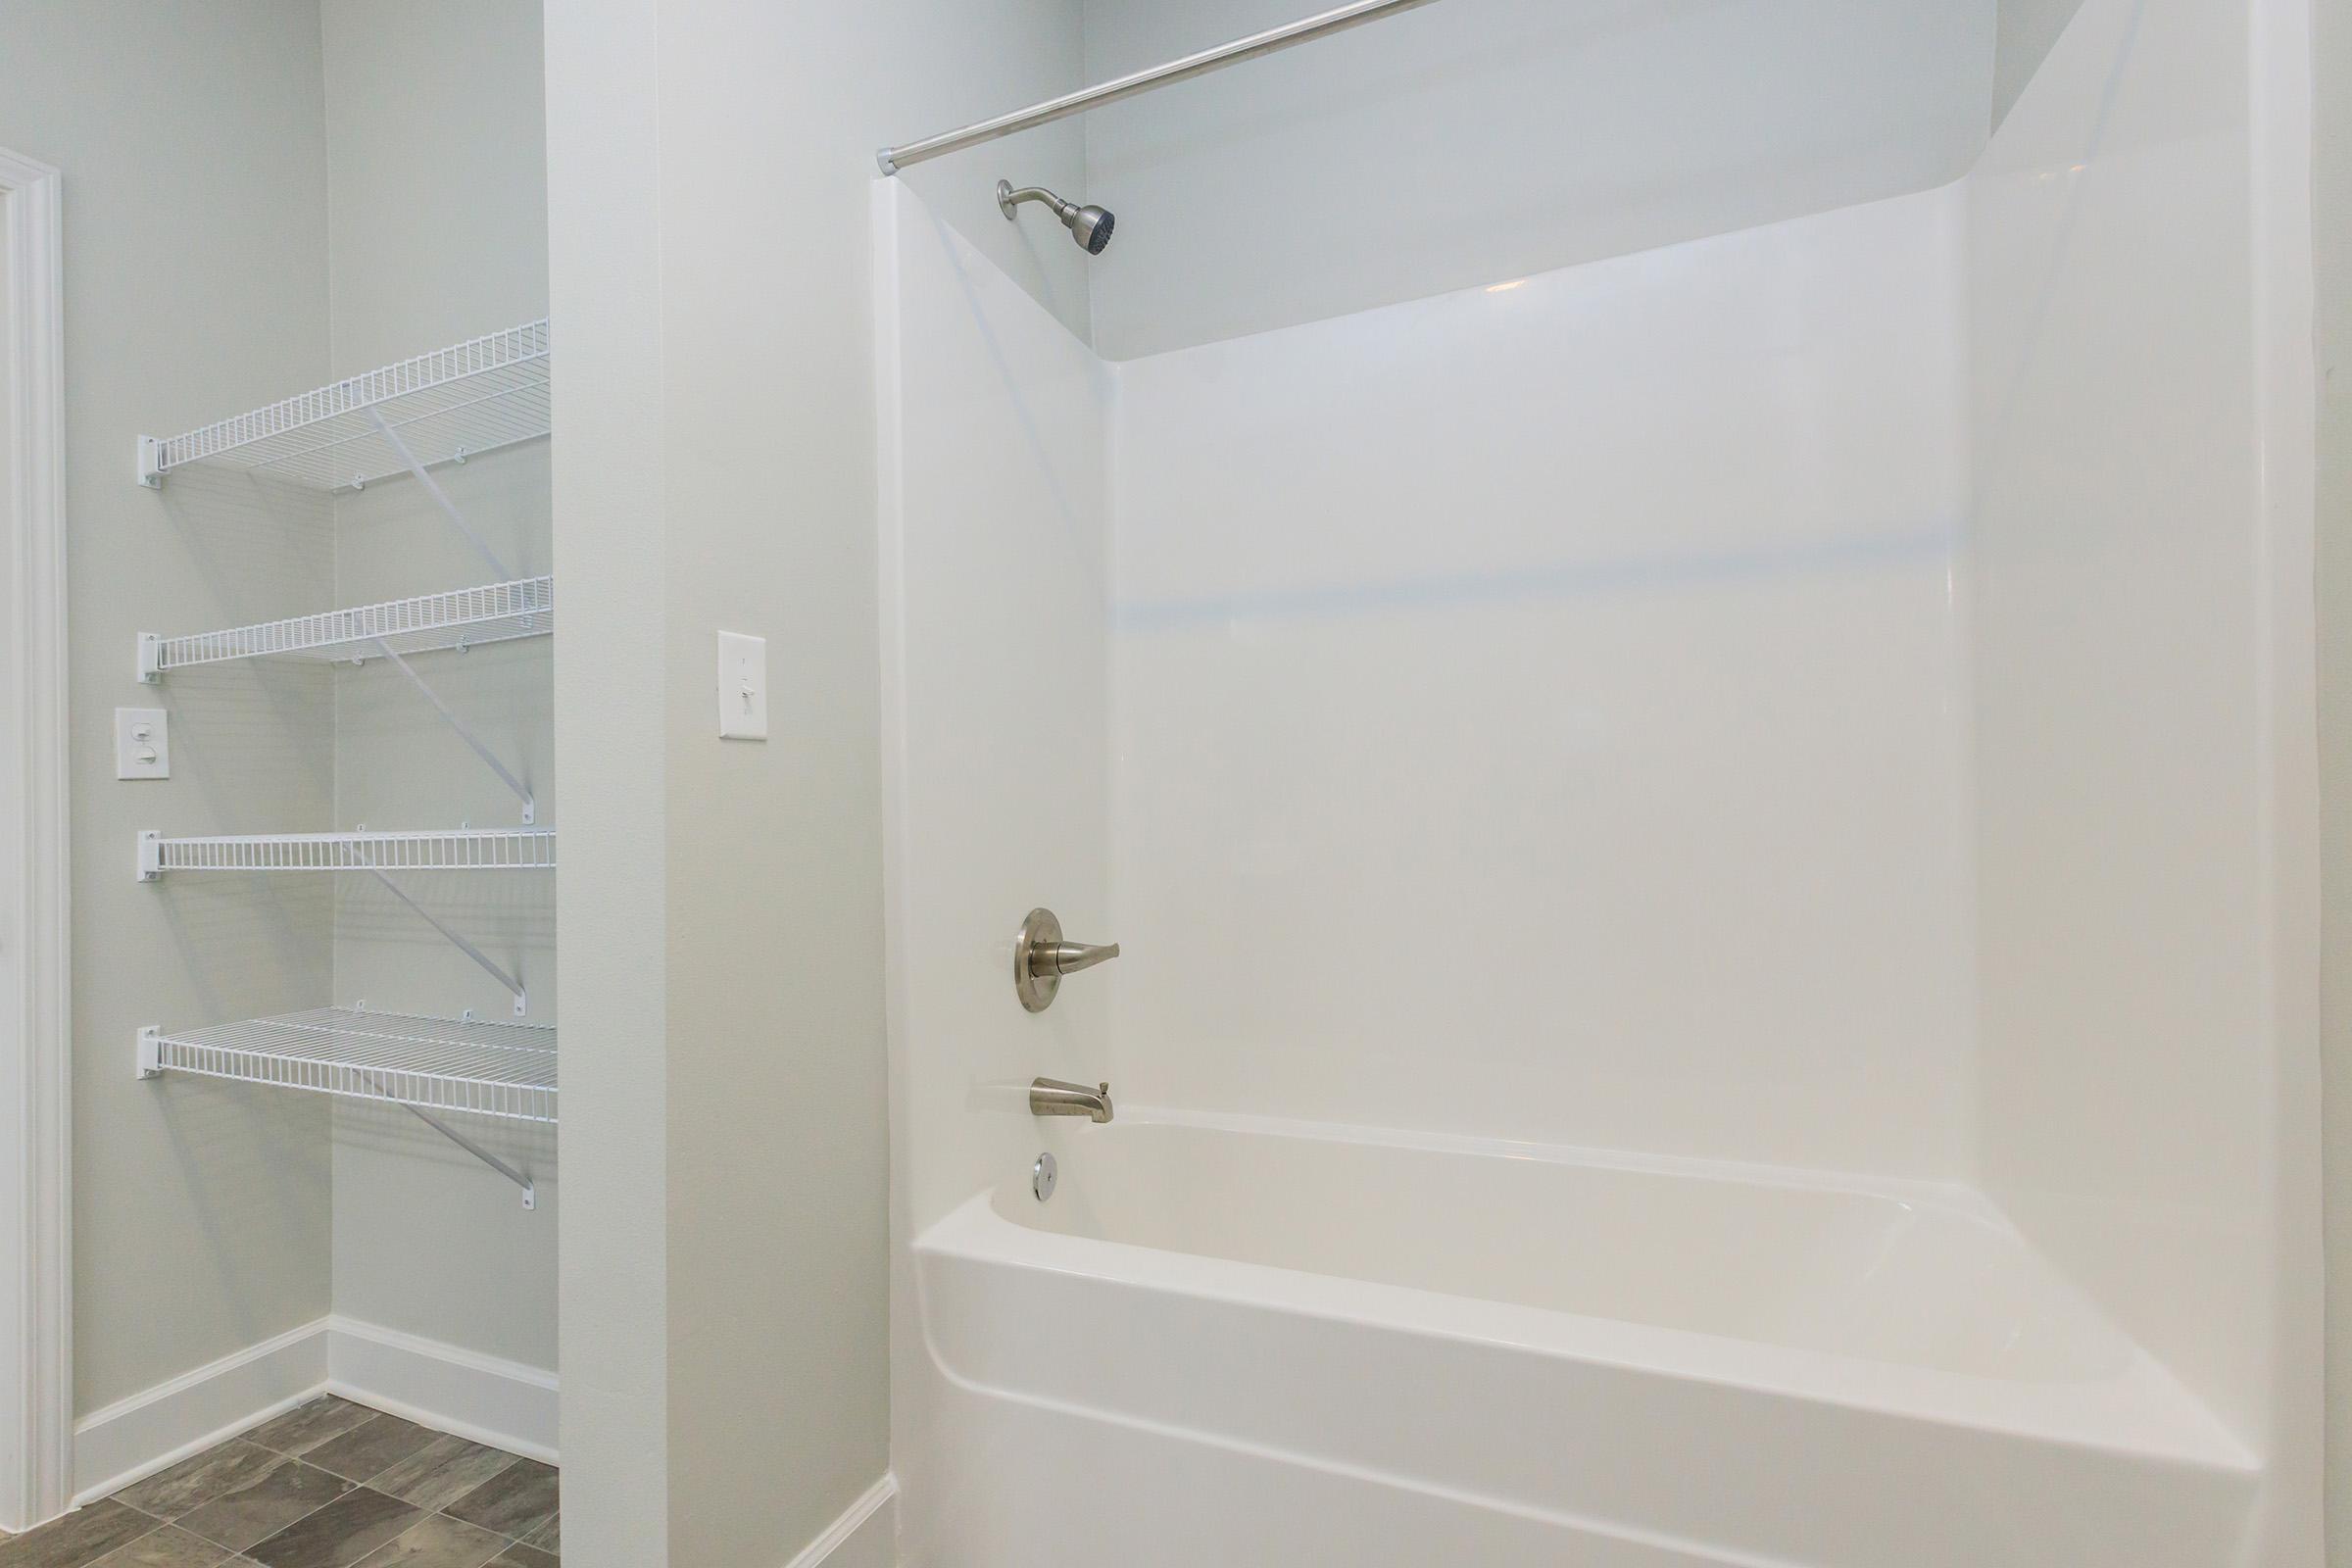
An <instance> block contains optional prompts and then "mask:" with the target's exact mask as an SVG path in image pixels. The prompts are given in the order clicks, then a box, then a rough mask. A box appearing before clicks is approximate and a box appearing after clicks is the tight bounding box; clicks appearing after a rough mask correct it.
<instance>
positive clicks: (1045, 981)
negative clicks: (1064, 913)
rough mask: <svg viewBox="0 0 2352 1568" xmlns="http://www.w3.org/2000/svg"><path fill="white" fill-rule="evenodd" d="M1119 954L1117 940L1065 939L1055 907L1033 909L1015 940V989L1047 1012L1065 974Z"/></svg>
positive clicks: (1027, 1001)
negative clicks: (1083, 940) (1105, 941)
mask: <svg viewBox="0 0 2352 1568" xmlns="http://www.w3.org/2000/svg"><path fill="white" fill-rule="evenodd" d="M1117 956H1119V945H1118V944H1117V943H1116V942H1107V943H1104V944H1103V945H1102V946H1100V947H1096V946H1092V945H1090V944H1087V943H1084V942H1064V941H1063V940H1062V939H1061V921H1060V919H1059V918H1058V917H1057V916H1056V915H1055V914H1054V911H1053V910H1052V909H1031V910H1030V911H1029V918H1027V919H1026V920H1023V921H1022V922H1021V934H1020V935H1019V936H1018V937H1016V938H1014V939H1013V944H1012V984H1013V989H1014V990H1015V991H1016V992H1017V993H1019V995H1020V999H1021V1005H1022V1006H1024V1007H1026V1008H1028V1009H1029V1010H1030V1011H1031V1012H1043V1011H1045V1010H1046V1009H1047V1008H1048V1007H1051V1006H1052V1005H1054V993H1055V992H1056V991H1058V990H1060V989H1061V977H1062V976H1063V975H1065V974H1076V973H1077V972H1078V971H1079V970H1081V969H1092V968H1093V967H1094V966H1095V965H1096V964H1098V963H1107V962H1109V961H1110V960H1111V959H1113V958H1115V957H1117Z"/></svg>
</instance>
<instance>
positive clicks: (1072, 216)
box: [997, 179, 1118, 256]
mask: <svg viewBox="0 0 2352 1568" xmlns="http://www.w3.org/2000/svg"><path fill="white" fill-rule="evenodd" d="M1023 202H1043V203H1045V205H1046V206H1047V207H1048V208H1050V209H1052V211H1053V214H1054V217H1055V218H1058V219H1060V220H1061V226H1062V227H1064V228H1066V229H1068V230H1069V231H1070V237H1071V238H1072V239H1074V240H1076V241H1077V242H1078V245H1079V248H1080V249H1082V250H1084V251H1085V252H1086V254H1087V255H1089V256H1100V255H1102V254H1103V247H1104V246H1106V245H1108V244H1109V243H1110V231H1111V229H1112V228H1113V227H1114V226H1115V225H1116V224H1117V222H1118V219H1117V218H1115V217H1113V216H1112V215H1111V214H1110V213H1109V212H1107V211H1105V210H1104V209H1103V208H1100V207H1080V206H1079V205H1078V204H1077V203H1075V202H1065V201H1063V200H1062V199H1061V198H1060V197H1058V196H1056V195H1054V193H1053V192H1052V191H1050V190H1047V189H1046V188H1045V187H1044V186H1042V185H1027V186H1023V187H1022V188H1021V189H1019V190H1014V189H1013V188H1012V181H1010V180H1008V179H1000V180H998V181H997V208H998V210H999V211H1001V212H1002V213H1004V215H1005V217H1006V218H1008V219H1009V218H1011V217H1012V216H1013V209H1014V208H1016V207H1018V206H1020V204H1021V203H1023Z"/></svg>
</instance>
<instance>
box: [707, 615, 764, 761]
mask: <svg viewBox="0 0 2352 1568" xmlns="http://www.w3.org/2000/svg"><path fill="white" fill-rule="evenodd" d="M718 738H719V739H720V740H722V741H763V740H765V739H767V639H766V638H764V637H747V636H745V635H744V634H743V633H742V632H739V631H722V632H720V633H719V634H718Z"/></svg>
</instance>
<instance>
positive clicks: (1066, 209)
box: [997, 185, 1078, 223]
mask: <svg viewBox="0 0 2352 1568" xmlns="http://www.w3.org/2000/svg"><path fill="white" fill-rule="evenodd" d="M1023 202H1043V203H1044V204H1045V205H1046V206H1047V207H1049V208H1051V209H1052V210H1053V213H1054V217H1055V218H1058V219H1060V220H1061V221H1063V222H1065V223H1066V222H1068V221H1070V215H1071V214H1072V213H1074V212H1076V211H1077V210H1078V204H1077V203H1076V202H1065V201H1063V200H1062V199H1061V198H1060V197H1058V196H1056V195H1054V193H1053V192H1052V191H1050V190H1048V189H1046V187H1045V186H1043V185H1023V186H1022V187H1021V188H1020V189H1019V190H999V191H998V192H997V208H998V210H999V211H1000V212H1002V213H1003V214H1004V215H1005V217H1006V218H1010V217H1011V216H1012V210H1013V209H1014V208H1015V207H1018V206H1020V205H1021V203H1023Z"/></svg>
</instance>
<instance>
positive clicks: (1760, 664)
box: [965, 188, 1971, 1176]
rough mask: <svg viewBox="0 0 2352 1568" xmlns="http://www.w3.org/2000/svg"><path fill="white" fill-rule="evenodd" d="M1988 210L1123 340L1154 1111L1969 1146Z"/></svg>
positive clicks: (1131, 748)
mask: <svg viewBox="0 0 2352 1568" xmlns="http://www.w3.org/2000/svg"><path fill="white" fill-rule="evenodd" d="M1962 217H1963V207H1962V205H1961V200H1960V196H1959V192H1958V191H1957V190H1956V189H1951V188H1947V189H1946V190H1944V191H1941V192H1935V193H1930V194H1927V195H1922V196H1913V197H1905V198H1901V199H1898V200H1894V201H1889V202H1884V203H1879V204H1875V205H1871V206H1865V207H1860V208H1854V209H1851V210H1848V211H1845V212H1840V213H1835V214H1829V215H1825V216H1822V217H1818V218H1810V219H1802V220H1797V221H1791V222H1788V223H1783V224H1777V225H1772V226H1768V227H1765V228H1760V229H1753V230H1749V231H1747V232H1745V233H1741V234H1735V235H1730V236H1726V237H1723V238H1718V239H1709V240H1702V241H1698V242H1695V243H1692V244H1689V245H1685V246H1681V247H1677V248H1675V249H1672V250H1667V251H1659V252H1653V253H1650V254H1648V255H1645V256H1642V257H1637V258H1627V259H1623V260H1618V261H1611V262H1604V263H1599V264H1595V265H1593V266H1588V267H1582V268H1576V269H1571V270H1566V271H1560V272H1552V273H1545V274H1542V275H1539V276H1536V277H1533V278H1530V279H1528V280H1527V281H1526V282H1525V283H1524V285H1523V286H1517V287H1512V288H1509V289H1506V290H1504V291H1501V292H1494V291H1490V290H1471V291H1468V292H1463V293H1455V294H1449V295H1444V296H1441V297H1438V298H1435V299H1430V300H1423V301H1417V302H1414V303H1411V304H1407V305H1398V306H1391V307H1387V308H1384V309H1381V310H1376V311H1370V312H1365V313H1362V314H1359V315H1355V316H1350V317H1346V318H1342V319H1336V320H1330V321H1323V322H1317V323H1314V324H1311V325H1306V326H1299V327H1292V328H1288V329H1284V330H1281V331H1276V332H1270V333H1265V334H1262V335H1258V336H1253V337H1250V338H1245V339H1240V340H1236V341H1232V342H1227V343H1221V344H1214V345H1209V346H1205V347H1201V348H1195V349H1188V350H1184V351H1181V352H1177V353H1172V354H1167V355H1160V356H1154V357H1152V358H1148V359H1141V360H1133V361H1129V362H1127V363H1126V364H1124V365H1122V366H1120V367H1119V368H1118V369H1119V372H1120V373H1119V383H1118V384H1119V401H1118V413H1117V420H1116V425H1115V430H1114V434H1113V448H1114V450H1115V452H1116V454H1117V463H1116V468H1115V478H1114V485H1115V501H1114V506H1113V514H1114V515H1115V517H1116V530H1117V547H1116V558H1117V568H1116V572H1115V595H1116V601H1117V608H1116V613H1115V634H1114V638H1113V657H1114V661H1115V667H1116V685H1115V691H1116V702H1115V714H1116V717H1115V727H1114V732H1113V742H1112V748H1113V754H1114V756H1115V758H1116V763H1115V774H1116V807H1115V811H1114V828H1113V833H1112V837H1113V842H1114V843H1115V845H1116V866H1115V870H1114V873H1113V885H1114V888H1115V908H1116V920H1115V922H1114V934H1115V935H1116V936H1117V937H1118V938H1119V939H1120V940H1121V941H1122V942H1124V943H1125V944H1126V952H1127V956H1126V957H1125V958H1124V959H1123V960H1122V961H1121V963H1120V965H1119V972H1118V975H1117V986H1116V995H1117V998H1118V1011H1117V1029H1116V1038H1117V1042H1118V1065H1119V1069H1120V1070H1119V1074H1118V1081H1119V1083H1120V1085H1121V1087H1122V1088H1124V1089H1125V1090H1126V1091H1127V1093H1128V1094H1129V1095H1130V1096H1131V1097H1133V1098H1135V1099H1136V1100H1138V1101H1140V1102H1143V1103H1152V1104H1156V1105H1171V1106H1180V1107H1186V1108H1199V1109H1217V1110H1227V1111H1250V1112H1256V1113H1261V1114H1266V1115H1274V1116H1287V1117H1301V1118H1306V1119H1312V1120H1328V1121H1339V1122H1349V1123H1364V1124H1375V1125H1381V1126H1390V1127H1411V1128H1419V1129H1423V1130H1429V1131H1444V1132H1452V1133H1468V1134H1481V1135H1486V1136H1493V1137H1507V1138H1516V1139H1529V1140H1535V1141H1539V1142H1547V1143H1568V1144H1584V1145H1594V1146H1601V1147H1608V1148H1617V1149H1639V1150H1646V1151H1652V1152H1669V1153H1685V1154H1703V1155H1709V1156H1713V1157H1717V1158H1734V1159H1747V1160H1760V1161H1767V1162H1772V1163H1780V1164H1793V1165H1813V1166H1828V1167H1832V1168H1842V1169H1857V1170H1874V1171H1881V1172H1890V1173H1891V1172H1899V1173H1903V1174H1907V1175H1935V1176H1942V1175H1955V1174H1959V1173H1960V1172H1962V1171H1964V1170H1965V1168H1966V1166H1967V1162H1968V1154H1967V1145H1968V1136H1969V1129H1968V1120H1967V1117H1968V1105H1969V1102H1970V1099H1971V1088H1970V1074H1969V1030H1968V991H1969V984H1970V979H1969V956H1968V940H1969V938H1968V913H1967V910H1968V885H1967V868H1966V829H1965V821H1964V816H1965V799H1964V793H1963V789H1962V780H1961V774H1962V766H1963V733H1962V729H1961V726H1960V711H1961V708H1962V703H1963V693H1962V688H1961V683H1960V676H1961V669H1962V660H1963V654H1962V649H1961V646H1960V629H1959V624H1958V619H1957V612H1956V608H1955V606H1954V603H1953V600H1952V597H1951V592H1950V573H1951V559H1952V551H1953V548H1954V545H1955V542H1956V539H1957V535H1958V532H1959V530H1960V527H1961V525H1962V520H1963V516H1964V514H1965V511H1966V507H1967V496H1966V475H1965V459H1964V455H1963V450H1962V445H1961V437H1962V417H1961V407H1960V404H1961V398H1962V395H1963V387H1964V383H1965V369H1964V366H1963V363H1962V358H1961V340H1960V329H1959V324H1958V321H1959V305H1960V289H1961V265H1962V238H1963V233H1962V225H1961V220H1962ZM965 771H966V772H968V771H969V769H966V770H965Z"/></svg>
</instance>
